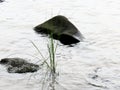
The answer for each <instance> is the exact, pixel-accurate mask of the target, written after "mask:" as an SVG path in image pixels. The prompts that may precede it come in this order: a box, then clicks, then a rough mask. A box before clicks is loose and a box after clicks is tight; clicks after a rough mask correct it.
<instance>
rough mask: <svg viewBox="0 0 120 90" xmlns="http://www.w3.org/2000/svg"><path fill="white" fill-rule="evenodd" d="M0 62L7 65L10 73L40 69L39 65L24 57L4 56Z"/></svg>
mask: <svg viewBox="0 0 120 90" xmlns="http://www.w3.org/2000/svg"><path fill="white" fill-rule="evenodd" d="M0 64H2V65H5V66H6V67H7V71H8V72H9V73H27V72H35V71H37V70H39V66H38V65H36V64H33V63H29V62H27V61H26V60H24V59H22V58H4V59H1V61H0Z"/></svg>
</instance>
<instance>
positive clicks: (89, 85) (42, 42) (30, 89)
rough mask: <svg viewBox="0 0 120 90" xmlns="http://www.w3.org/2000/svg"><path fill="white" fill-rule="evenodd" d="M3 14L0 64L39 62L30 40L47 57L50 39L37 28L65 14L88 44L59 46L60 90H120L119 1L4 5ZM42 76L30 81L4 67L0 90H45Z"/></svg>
mask: <svg viewBox="0 0 120 90" xmlns="http://www.w3.org/2000/svg"><path fill="white" fill-rule="evenodd" d="M0 11H1V12H0V59H1V58H5V57H23V58H27V59H29V60H30V62H34V63H36V62H37V61H38V59H37V58H34V56H39V55H38V52H37V51H36V49H35V48H34V47H33V45H32V44H31V42H30V40H32V41H33V42H34V43H35V44H36V45H37V46H38V48H39V49H40V50H41V52H42V53H43V55H44V56H47V55H48V52H47V44H48V41H49V39H48V38H46V37H43V36H42V35H38V34H36V33H35V32H34V31H33V27H34V26H36V25H38V24H40V23H42V22H44V21H45V20H47V19H49V18H51V17H53V16H55V15H59V14H61V15H64V16H66V17H68V18H69V20H70V21H71V22H73V24H75V25H76V26H77V28H78V29H79V30H80V32H81V33H82V34H83V35H84V37H85V40H84V42H81V43H79V44H77V45H75V46H74V47H68V46H64V45H62V44H61V43H60V42H58V48H57V54H56V57H57V64H58V68H57V69H58V72H59V77H58V82H59V84H60V85H58V87H57V90H62V89H63V90H64V89H67V90H120V46H119V45H120V30H119V29H120V25H119V24H120V1H119V0H99V1H98V0H76V1H75V0H53V1H50V0H6V1H5V2H3V3H0ZM56 42H57V41H56ZM40 58H41V57H40ZM40 72H41V71H40V70H39V71H38V72H36V73H35V75H34V76H35V78H34V77H32V78H31V79H30V80H29V78H30V76H31V73H28V74H9V73H7V72H6V68H5V67H4V66H1V65H0V90H16V89H17V90H21V89H22V90H41V87H40V77H41V76H39V73H40Z"/></svg>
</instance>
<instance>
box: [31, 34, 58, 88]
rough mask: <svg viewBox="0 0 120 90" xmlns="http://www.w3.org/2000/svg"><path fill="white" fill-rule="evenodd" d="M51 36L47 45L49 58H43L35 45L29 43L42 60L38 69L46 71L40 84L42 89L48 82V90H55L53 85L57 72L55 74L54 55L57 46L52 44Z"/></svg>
mask: <svg viewBox="0 0 120 90" xmlns="http://www.w3.org/2000/svg"><path fill="white" fill-rule="evenodd" d="M52 36H53V35H52V34H51V36H50V41H49V44H48V45H47V48H48V53H49V56H48V57H47V58H46V57H44V56H43V54H42V53H41V51H40V50H39V48H38V47H37V46H36V45H35V43H34V42H32V41H31V43H32V44H33V46H34V47H35V48H36V50H37V51H38V53H39V54H40V56H41V57H42V58H43V61H42V63H41V64H40V67H41V68H44V66H45V67H46V71H45V72H46V74H45V75H44V79H43V82H42V83H43V87H44V84H46V83H48V82H49V81H50V82H49V83H48V84H49V86H48V87H49V88H51V89H50V90H55V83H56V76H57V72H56V67H57V64H56V58H55V54H56V49H57V44H56V46H55V42H54V40H53V38H52ZM47 76H48V77H47ZM43 87H42V90H43Z"/></svg>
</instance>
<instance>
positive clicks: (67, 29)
mask: <svg viewBox="0 0 120 90" xmlns="http://www.w3.org/2000/svg"><path fill="white" fill-rule="evenodd" d="M34 30H35V31H36V32H37V33H41V34H47V35H50V34H52V35H53V36H52V37H53V38H54V39H57V40H59V41H60V42H61V43H62V44H64V45H70V44H75V43H78V42H80V41H82V40H83V36H82V34H81V33H80V31H79V30H78V29H77V28H76V27H75V26H74V25H73V24H72V23H71V22H70V21H69V20H68V19H67V18H66V17H64V16H61V15H58V16H55V17H53V18H51V19H49V20H48V21H46V22H44V23H42V24H40V25H38V26H36V27H34Z"/></svg>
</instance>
